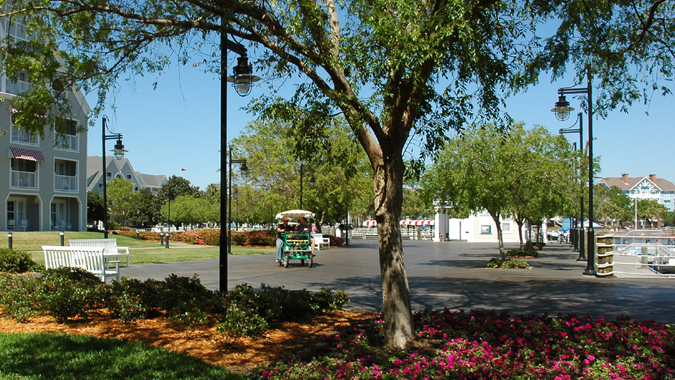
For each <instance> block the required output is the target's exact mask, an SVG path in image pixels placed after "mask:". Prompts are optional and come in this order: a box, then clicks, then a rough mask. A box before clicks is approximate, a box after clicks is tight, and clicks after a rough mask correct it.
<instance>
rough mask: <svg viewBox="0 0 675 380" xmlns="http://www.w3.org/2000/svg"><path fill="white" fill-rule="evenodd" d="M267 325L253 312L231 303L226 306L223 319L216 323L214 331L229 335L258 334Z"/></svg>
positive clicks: (267, 324) (260, 333)
mask: <svg viewBox="0 0 675 380" xmlns="http://www.w3.org/2000/svg"><path fill="white" fill-rule="evenodd" d="M268 327H269V323H268V322H267V321H266V320H265V318H263V317H262V316H260V315H258V314H256V313H255V312H253V311H251V310H248V309H244V308H241V307H239V306H237V305H235V304H231V305H230V306H229V307H228V308H227V314H226V315H225V320H224V321H222V322H220V323H219V324H218V327H216V331H218V332H219V333H221V334H224V335H228V336H231V337H239V336H251V337H252V336H260V335H262V334H263V333H264V332H265V330H267V328H268Z"/></svg>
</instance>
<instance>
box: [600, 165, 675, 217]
mask: <svg viewBox="0 0 675 380" xmlns="http://www.w3.org/2000/svg"><path fill="white" fill-rule="evenodd" d="M598 184H603V185H605V186H607V188H611V187H612V186H616V187H618V188H619V189H621V191H623V193H624V194H626V195H628V196H629V197H630V198H631V199H638V200H641V199H651V200H655V201H657V202H659V204H662V205H664V206H665V207H666V208H667V209H668V211H673V210H674V207H675V184H673V183H672V182H670V181H668V180H665V179H663V178H657V177H656V174H650V175H649V176H647V177H629V176H628V174H625V173H624V174H622V175H621V177H607V178H603V179H602V180H599V181H598Z"/></svg>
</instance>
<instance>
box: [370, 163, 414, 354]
mask: <svg viewBox="0 0 675 380" xmlns="http://www.w3.org/2000/svg"><path fill="white" fill-rule="evenodd" d="M393 156H396V157H393ZM373 166H374V173H375V176H374V177H375V181H374V187H375V220H377V235H378V242H379V254H380V275H381V280H382V303H383V312H384V331H385V344H386V345H387V346H389V347H399V348H403V347H404V346H405V345H406V343H408V342H410V341H412V340H413V338H414V331H415V329H414V321H413V316H412V308H411V306H410V289H409V286H408V275H407V273H406V268H405V263H404V259H403V243H402V240H401V225H400V217H401V206H402V200H403V172H404V167H405V166H404V163H403V158H402V155H400V154H398V155H396V154H392V155H391V156H389V157H388V156H387V155H385V157H384V160H382V161H381V163H380V164H376V165H373Z"/></svg>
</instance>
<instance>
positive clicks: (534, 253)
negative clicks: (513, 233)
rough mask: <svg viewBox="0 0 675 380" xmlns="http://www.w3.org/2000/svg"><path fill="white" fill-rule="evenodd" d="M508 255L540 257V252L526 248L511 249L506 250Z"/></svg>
mask: <svg viewBox="0 0 675 380" xmlns="http://www.w3.org/2000/svg"><path fill="white" fill-rule="evenodd" d="M506 256H507V257H534V258H536V257H539V252H537V251H536V250H534V249H532V250H526V249H511V250H508V251H507V252H506Z"/></svg>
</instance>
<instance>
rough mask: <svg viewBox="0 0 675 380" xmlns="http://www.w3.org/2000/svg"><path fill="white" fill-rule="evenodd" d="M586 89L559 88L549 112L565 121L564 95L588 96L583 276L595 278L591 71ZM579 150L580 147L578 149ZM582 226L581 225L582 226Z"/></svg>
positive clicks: (568, 109)
mask: <svg viewBox="0 0 675 380" xmlns="http://www.w3.org/2000/svg"><path fill="white" fill-rule="evenodd" d="M586 79H587V84H586V87H577V88H574V87H561V88H559V89H558V95H559V97H558V101H557V102H556V103H555V108H554V109H552V110H551V111H552V112H554V113H555V116H556V117H557V118H558V120H567V118H568V117H569V116H570V112H571V111H574V108H572V107H570V103H569V102H568V101H567V100H566V99H565V94H586V95H587V96H588V103H587V104H588V241H587V246H586V258H587V260H586V270H584V272H583V273H584V274H585V275H589V276H595V275H596V274H597V273H596V272H595V266H594V262H595V230H594V228H593V86H592V84H591V81H592V79H591V70H590V68H588V69H587V71H586ZM580 148H581V147H580ZM582 226H583V224H582Z"/></svg>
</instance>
